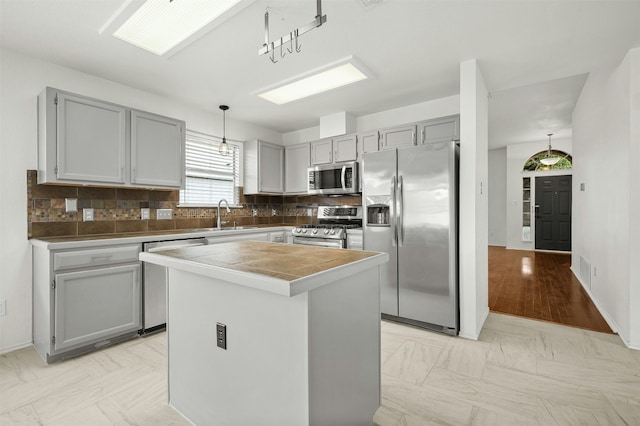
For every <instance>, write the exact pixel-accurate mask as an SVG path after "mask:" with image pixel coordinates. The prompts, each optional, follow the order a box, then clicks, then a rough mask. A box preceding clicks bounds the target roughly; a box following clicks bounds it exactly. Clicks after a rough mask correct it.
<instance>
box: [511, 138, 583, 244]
mask: <svg viewBox="0 0 640 426" xmlns="http://www.w3.org/2000/svg"><path fill="white" fill-rule="evenodd" d="M542 137H543V138H544V135H543V136H542ZM548 144H549V140H548V139H546V140H545V139H542V140H541V141H540V142H530V143H518V144H512V145H508V146H507V176H506V184H507V193H506V196H507V199H506V232H507V244H506V245H507V248H508V249H514V250H534V249H535V244H534V240H535V239H534V232H535V229H534V227H533V223H532V228H531V241H522V178H523V177H527V176H528V177H531V181H532V183H531V201H532V203H531V205H534V203H535V177H536V176H551V175H570V174H573V171H572V170H560V171H546V172H523V171H522V168H523V167H524V164H525V163H526V161H527V160H528V159H529V157H531V156H532V155H534V154H537V153H538V152H540V151H544V150H546V149H547V147H548ZM551 146H552V147H553V149H557V150H560V151H564V152H566V153H568V154H572V143H571V139H558V140H553V138H552V139H551ZM574 163H575V159H574ZM573 195H574V196H575V193H574V194H573ZM573 213H574V215H575V213H576V212H573Z"/></svg>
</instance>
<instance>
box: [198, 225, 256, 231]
mask: <svg viewBox="0 0 640 426" xmlns="http://www.w3.org/2000/svg"><path fill="white" fill-rule="evenodd" d="M255 228H257V226H236V227H233V226H225V227H223V228H222V229H220V231H236V230H240V229H255ZM195 231H218V228H215V227H214V228H197V229H195Z"/></svg>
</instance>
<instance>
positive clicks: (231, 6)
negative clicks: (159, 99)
mask: <svg viewBox="0 0 640 426" xmlns="http://www.w3.org/2000/svg"><path fill="white" fill-rule="evenodd" d="M253 1H255V0H216V1H212V0H147V1H146V2H144V3H143V4H142V6H140V7H139V8H137V9H136V7H137V5H138V4H139V1H133V0H129V1H127V2H125V3H124V4H123V6H122V7H121V8H120V9H119V10H118V11H117V12H116V14H114V16H112V17H111V19H110V20H109V21H108V22H107V23H106V24H105V26H103V28H102V29H101V30H100V33H102V32H105V31H108V32H113V31H114V29H115V32H113V36H114V37H117V38H119V39H121V40H123V41H126V42H127V43H130V44H133V45H134V46H137V47H140V48H142V49H145V50H147V51H149V52H151V53H154V54H156V55H159V56H161V55H165V54H167V53H168V52H171V51H172V50H173V51H177V50H179V49H180V48H182V47H184V46H186V45H187V44H189V43H191V42H193V41H194V40H196V39H197V38H199V37H201V36H202V35H204V34H205V33H206V32H208V31H210V30H211V29H212V28H214V27H215V26H217V25H219V24H220V23H221V22H223V21H225V20H226V19H228V18H230V17H231V16H233V15H234V14H235V13H237V12H239V11H240V10H241V9H243V8H244V7H246V6H248V5H249V4H250V3H252V2H253ZM171 53H174V52H171Z"/></svg>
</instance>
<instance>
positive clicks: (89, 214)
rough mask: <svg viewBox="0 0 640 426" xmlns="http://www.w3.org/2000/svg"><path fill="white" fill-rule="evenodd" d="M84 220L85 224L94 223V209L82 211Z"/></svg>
mask: <svg viewBox="0 0 640 426" xmlns="http://www.w3.org/2000/svg"><path fill="white" fill-rule="evenodd" d="M82 220H83V221H85V222H93V209H82Z"/></svg>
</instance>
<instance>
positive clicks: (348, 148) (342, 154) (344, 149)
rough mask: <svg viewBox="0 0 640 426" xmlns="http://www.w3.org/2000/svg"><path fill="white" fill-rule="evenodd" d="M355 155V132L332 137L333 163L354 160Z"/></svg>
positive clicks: (356, 150)
mask: <svg viewBox="0 0 640 426" xmlns="http://www.w3.org/2000/svg"><path fill="white" fill-rule="evenodd" d="M357 156H358V143H357V137H356V135H355V134H353V135H345V136H340V137H335V138H333V157H334V162H335V163H342V162H345V161H356V158H357Z"/></svg>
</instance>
